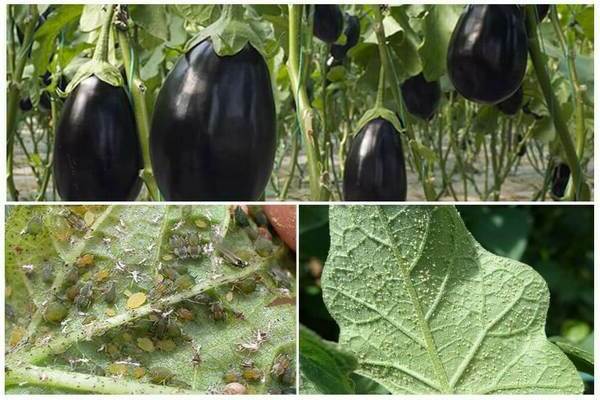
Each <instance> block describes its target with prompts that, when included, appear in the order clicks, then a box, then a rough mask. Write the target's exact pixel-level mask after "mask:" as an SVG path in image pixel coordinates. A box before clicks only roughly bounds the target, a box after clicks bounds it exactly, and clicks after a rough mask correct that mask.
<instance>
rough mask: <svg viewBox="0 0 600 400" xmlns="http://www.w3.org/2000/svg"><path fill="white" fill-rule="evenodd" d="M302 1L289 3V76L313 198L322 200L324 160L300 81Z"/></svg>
mask: <svg viewBox="0 0 600 400" xmlns="http://www.w3.org/2000/svg"><path fill="white" fill-rule="evenodd" d="M303 7H304V5H302V4H290V5H288V10H289V50H288V52H289V56H288V62H287V67H288V74H289V76H290V86H291V88H292V94H293V96H294V100H295V102H296V113H297V116H298V123H299V126H300V130H301V131H302V135H303V136H304V145H305V146H306V157H307V159H308V175H309V184H310V199H311V200H321V172H322V171H321V162H320V160H319V149H318V143H317V140H316V138H315V136H314V127H313V120H314V115H315V113H314V110H313V109H312V107H311V105H310V101H309V99H308V94H307V92H306V86H305V85H304V84H301V82H300V79H301V77H302V70H303V69H304V66H303V65H302V64H301V62H300V59H301V57H300V51H301V46H300V42H301V37H302V30H301V22H302V8H303Z"/></svg>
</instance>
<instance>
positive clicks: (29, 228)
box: [19, 215, 43, 235]
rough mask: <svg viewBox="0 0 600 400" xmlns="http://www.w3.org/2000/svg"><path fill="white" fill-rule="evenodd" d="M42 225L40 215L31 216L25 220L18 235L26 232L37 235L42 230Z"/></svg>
mask: <svg viewBox="0 0 600 400" xmlns="http://www.w3.org/2000/svg"><path fill="white" fill-rule="evenodd" d="M42 226H43V221H42V217H41V216H40V215H36V216H34V217H33V218H31V219H30V220H29V221H27V225H26V226H25V228H24V229H23V230H22V231H21V232H19V234H20V235H26V234H30V235H37V234H38V233H40V232H41V231H42Z"/></svg>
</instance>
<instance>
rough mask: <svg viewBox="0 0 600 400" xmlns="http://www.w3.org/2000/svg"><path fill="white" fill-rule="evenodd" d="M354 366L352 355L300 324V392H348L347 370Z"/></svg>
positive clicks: (348, 376) (354, 367) (348, 377)
mask: <svg viewBox="0 0 600 400" xmlns="http://www.w3.org/2000/svg"><path fill="white" fill-rule="evenodd" d="M356 367H357V363H356V359H355V358H354V356H353V355H351V354H348V353H346V352H344V351H342V350H340V349H339V348H338V347H337V345H336V344H335V343H332V342H328V341H326V340H324V339H321V338H320V337H319V336H318V335H317V334H316V333H314V332H313V331H311V330H310V329H308V328H306V327H304V326H301V327H300V376H301V381H300V392H301V393H302V394H352V393H354V384H353V382H352V379H350V373H351V372H352V371H354V370H355V369H356Z"/></svg>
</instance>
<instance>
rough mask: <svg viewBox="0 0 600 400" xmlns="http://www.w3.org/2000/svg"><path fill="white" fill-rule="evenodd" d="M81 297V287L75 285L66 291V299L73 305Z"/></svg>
mask: <svg viewBox="0 0 600 400" xmlns="http://www.w3.org/2000/svg"><path fill="white" fill-rule="evenodd" d="M78 295H79V286H77V285H73V286H70V287H69V288H68V289H67V290H66V291H65V298H66V299H67V300H69V301H70V302H71V303H72V302H74V301H75V298H76V297H77V296H78Z"/></svg>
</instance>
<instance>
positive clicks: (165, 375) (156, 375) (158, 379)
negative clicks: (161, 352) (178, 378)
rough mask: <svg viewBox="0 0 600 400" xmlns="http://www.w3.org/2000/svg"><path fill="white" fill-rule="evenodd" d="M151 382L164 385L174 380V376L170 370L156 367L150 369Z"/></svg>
mask: <svg viewBox="0 0 600 400" xmlns="http://www.w3.org/2000/svg"><path fill="white" fill-rule="evenodd" d="M149 372H150V381H151V382H152V383H155V384H157V385H164V384H166V383H168V382H169V381H170V380H171V379H173V376H174V374H173V373H172V372H171V370H170V369H168V368H164V367H156V368H152V369H150V371H149Z"/></svg>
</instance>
